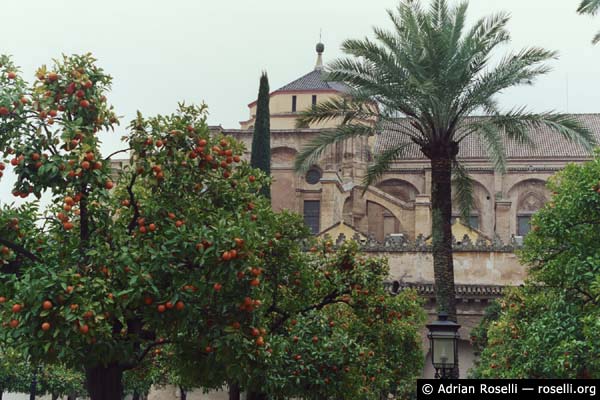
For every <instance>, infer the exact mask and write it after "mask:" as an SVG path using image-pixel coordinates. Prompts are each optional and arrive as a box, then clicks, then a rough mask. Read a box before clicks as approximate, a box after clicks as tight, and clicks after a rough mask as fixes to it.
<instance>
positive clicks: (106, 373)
mask: <svg viewBox="0 0 600 400" xmlns="http://www.w3.org/2000/svg"><path fill="white" fill-rule="evenodd" d="M85 383H86V387H87V390H88V393H89V395H90V400H120V399H121V397H122V396H123V369H122V368H121V367H120V366H119V365H117V364H109V365H108V366H106V367H105V366H102V365H98V366H95V367H88V368H86V369H85Z"/></svg>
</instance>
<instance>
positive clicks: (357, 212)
mask: <svg viewBox="0 0 600 400" xmlns="http://www.w3.org/2000/svg"><path fill="white" fill-rule="evenodd" d="M352 219H353V221H352V224H353V225H354V227H355V228H356V229H358V230H359V231H361V232H363V233H369V232H370V230H369V220H368V218H367V199H366V198H365V196H362V189H354V192H353V193H352Z"/></svg>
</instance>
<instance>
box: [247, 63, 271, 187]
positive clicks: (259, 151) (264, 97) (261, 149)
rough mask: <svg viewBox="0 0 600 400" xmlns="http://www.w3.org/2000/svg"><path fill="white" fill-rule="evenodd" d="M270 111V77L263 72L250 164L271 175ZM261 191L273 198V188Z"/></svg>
mask: <svg viewBox="0 0 600 400" xmlns="http://www.w3.org/2000/svg"><path fill="white" fill-rule="evenodd" d="M270 118H271V115H270V113H269V78H268V77H267V73H266V72H263V74H262V75H261V77H260V87H259V89H258V101H257V103H256V122H255V124H254V136H253V137H252V155H251V158H250V164H251V165H252V167H253V168H258V169H260V170H262V171H264V172H265V174H267V175H271V128H270ZM261 193H262V194H263V195H264V196H265V197H267V198H271V188H270V187H269V186H263V187H262V189H261Z"/></svg>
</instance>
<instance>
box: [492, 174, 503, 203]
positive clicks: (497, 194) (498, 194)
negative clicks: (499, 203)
mask: <svg viewBox="0 0 600 400" xmlns="http://www.w3.org/2000/svg"><path fill="white" fill-rule="evenodd" d="M503 183H504V174H502V172H498V171H496V170H494V198H495V199H503V198H504V185H503Z"/></svg>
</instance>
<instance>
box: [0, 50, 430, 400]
mask: <svg viewBox="0 0 600 400" xmlns="http://www.w3.org/2000/svg"><path fill="white" fill-rule="evenodd" d="M0 64H1V65H2V67H1V68H2V70H1V71H0V151H1V152H2V153H3V155H4V158H5V159H4V163H10V164H11V165H12V166H13V167H14V172H15V173H16V175H17V181H16V183H15V187H14V191H13V193H14V194H15V195H16V196H19V197H23V198H26V197H28V196H29V195H30V194H34V195H35V196H38V197H39V196H41V195H42V193H43V192H48V193H49V196H50V197H51V203H50V206H49V208H48V212H47V213H46V214H42V213H41V212H40V211H39V210H38V207H37V205H36V203H35V202H34V203H26V204H25V205H23V206H21V207H14V206H4V207H3V208H2V210H1V211H2V212H1V213H0V246H1V247H0V257H1V258H2V265H1V267H0V274H1V275H2V276H1V280H0V318H2V321H3V323H2V326H1V328H0V334H1V335H3V336H4V337H5V338H7V339H8V338H11V340H13V341H14V343H15V344H16V345H17V350H18V351H20V352H22V353H23V354H24V355H26V356H27V357H28V358H29V359H30V360H32V362H34V363H41V362H43V363H59V364H64V365H66V366H67V367H74V368H78V367H81V366H83V369H84V370H85V383H86V387H87V390H88V392H89V394H90V397H91V398H92V400H99V399H111V400H112V399H116V398H120V396H121V394H122V392H123V374H124V372H125V371H130V372H134V371H136V370H137V369H139V368H140V366H141V365H142V364H143V363H144V362H145V361H147V358H148V357H152V355H154V354H156V353H157V352H160V350H161V348H162V347H163V346H165V345H168V346H169V351H170V352H171V351H172V352H173V357H172V362H173V363H174V364H181V365H184V364H185V361H190V358H191V361H193V363H194V366H195V367H196V368H195V369H194V371H195V372H196V376H186V375H185V374H183V373H182V374H181V375H180V376H177V375H176V374H173V376H172V378H173V377H176V378H177V379H176V380H177V382H179V383H181V384H182V386H186V387H190V386H204V387H221V386H222V385H223V383H224V382H230V383H232V384H234V385H238V386H241V387H243V388H244V389H247V390H249V391H250V393H251V394H253V393H265V392H266V393H269V394H275V393H282V392H284V391H285V392H289V393H290V394H292V395H299V394H302V393H304V394H305V395H309V394H314V395H323V396H324V397H336V396H339V395H340V394H341V393H343V392H347V391H349V390H355V389H356V390H361V391H362V393H363V397H365V395H364V394H365V393H368V394H369V396H367V397H372V396H374V395H375V393H378V392H386V391H394V390H396V389H394V388H393V386H395V385H397V384H398V381H403V380H407V379H408V378H412V377H414V375H415V373H416V370H417V368H418V365H419V362H418V357H417V356H416V355H417V354H418V345H417V340H416V330H417V325H418V322H419V321H420V320H421V318H422V317H421V316H420V315H421V314H419V312H418V311H417V308H416V304H417V303H416V298H415V297H414V294H410V293H407V294H406V295H404V296H400V297H397V298H395V299H390V298H387V297H386V296H385V295H384V294H383V292H382V288H381V281H382V279H383V278H384V277H385V274H386V271H387V269H386V267H385V265H384V264H382V263H381V261H370V260H367V259H363V258H362V257H360V256H358V255H357V249H356V248H355V247H352V246H349V247H344V248H342V249H341V250H340V252H339V253H338V252H335V251H334V250H332V248H331V244H330V243H329V244H328V243H324V244H322V248H321V249H320V250H319V249H317V248H315V249H314V250H315V251H314V252H311V253H307V252H306V251H305V250H306V248H305V247H304V246H303V245H302V244H303V243H306V242H307V238H308V232H307V230H306V228H305V227H303V226H302V224H301V221H300V219H299V218H298V217H297V216H293V215H290V214H288V213H282V214H275V213H273V211H272V210H271V208H270V204H269V202H268V201H267V200H265V199H264V198H262V197H261V196H259V195H258V191H259V190H260V188H261V187H262V186H263V185H265V184H268V183H269V182H268V178H267V177H266V176H265V175H264V174H262V173H261V172H260V171H258V170H253V169H251V168H250V167H249V166H248V164H247V163H245V162H241V159H240V155H241V154H242V151H243V148H242V146H241V144H239V143H237V142H235V141H234V140H233V139H231V138H226V137H223V136H215V135H212V134H211V133H210V132H209V130H208V127H207V124H206V121H205V117H206V110H205V107H204V106H200V107H195V106H185V105H183V104H181V105H180V106H179V109H178V110H177V112H176V113H175V114H172V115H166V116H161V115H159V116H156V117H152V118H144V117H143V116H142V115H141V114H139V115H138V116H137V118H136V119H135V120H134V121H132V123H131V125H130V127H129V130H130V134H129V135H128V136H127V137H125V138H124V139H125V141H126V142H127V144H128V149H127V150H128V151H129V152H130V161H129V162H128V163H126V164H127V165H125V166H124V168H122V169H121V170H120V171H116V172H113V171H111V168H110V157H111V156H113V155H114V154H116V153H113V154H112V155H110V156H108V157H104V156H102V155H101V154H100V151H99V140H98V132H99V131H101V130H103V129H112V128H113V127H114V125H115V124H116V123H117V119H116V117H115V115H114V112H113V111H112V108H111V107H109V106H108V105H107V101H106V97H105V92H106V91H107V89H108V88H109V87H110V82H111V78H110V77H109V76H108V75H106V74H105V73H104V72H103V71H102V70H101V69H100V68H98V67H97V66H96V65H95V60H94V59H93V58H92V57H91V56H90V55H84V56H72V57H65V58H63V59H62V60H60V61H56V62H55V65H54V66H53V68H52V69H50V70H48V69H46V68H45V67H42V68H40V69H39V70H38V72H37V74H36V75H37V81H36V82H35V83H34V84H33V85H28V84H27V83H26V82H25V81H24V80H22V78H21V77H20V75H19V73H18V70H17V68H16V67H15V66H14V64H13V63H12V62H11V61H10V59H9V58H7V57H2V59H1V60H0ZM4 163H3V164H2V165H3V167H0V168H2V169H3V168H5V166H4V165H5V164H4ZM0 170H1V169H0ZM113 181H114V183H113ZM111 192H112V193H111ZM294 321H297V323H295V324H294ZM300 322H302V323H300ZM332 324H333V325H332ZM295 329H297V331H295ZM306 335H309V337H310V338H311V339H310V340H309V341H307V342H306V344H308V345H310V346H312V345H315V346H314V347H306V348H304V347H302V346H303V344H302V343H300V344H298V343H299V342H300V340H299V339H298V341H296V340H295V339H294V336H298V337H299V338H300V337H303V336H306ZM314 336H316V337H317V341H313V337H314ZM342 342H344V343H345V346H346V348H340V345H341V344H342ZM303 343H304V342H303ZM390 345H391V346H392V347H390V348H389V349H388V350H389V351H390V352H394V353H395V352H398V354H397V357H399V358H398V359H396V358H394V357H386V356H385V353H383V351H382V349H383V348H384V347H385V346H390ZM292 346H295V347H292ZM333 348H335V349H338V350H339V351H338V352H331V351H330V350H331V349H333ZM294 349H296V350H294ZM392 349H393V350H392ZM292 353H293V354H292ZM309 353H310V355H309ZM290 354H291V355H290ZM361 354H362V355H361ZM371 354H372V355H371ZM298 355H299V356H300V357H301V358H302V357H303V358H304V359H305V360H306V361H301V359H298V358H297V357H296V356H298ZM290 357H292V358H290ZM291 361H294V363H292V364H290V362H291ZM390 361H393V362H390ZM396 361H397V362H396ZM297 364H299V365H305V367H299V366H298V365H297ZM215 366H220V368H215ZM399 366H402V367H399ZM334 367H335V368H337V369H338V371H335V370H333V369H332V370H331V371H328V372H325V368H334ZM346 367H348V369H349V371H350V372H346V370H345V369H346ZM340 368H342V369H343V371H344V373H345V374H346V375H345V376H346V378H344V379H341V380H339V382H337V381H336V379H338V378H339V376H338V375H337V373H338V372H339V373H340V374H342V372H341V371H339V369H340ZM321 370H322V371H321ZM315 371H319V372H320V375H319V376H320V378H319V380H317V381H314V378H315V377H316V376H317V375H315V374H316V373H315ZM142 375H143V374H141V375H140V377H142ZM354 377H359V378H360V383H356V382H358V380H355V379H354ZM134 379H135V375H134ZM173 379H175V378H173ZM313 381H314V382H313ZM334 381H335V384H333V383H334ZM294 382H295V383H294ZM309 382H312V383H310V384H309ZM143 383H144V382H141V384H143ZM192 384H193V385H192ZM142 386H143V385H142ZM302 388H303V389H302ZM356 390H355V391H356ZM303 391H304V392H303ZM313 397H314V396H313ZM355 397H357V398H360V396H358V395H357V396H355Z"/></svg>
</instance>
